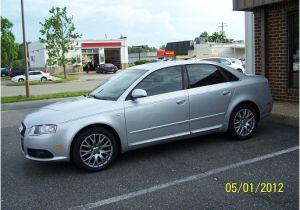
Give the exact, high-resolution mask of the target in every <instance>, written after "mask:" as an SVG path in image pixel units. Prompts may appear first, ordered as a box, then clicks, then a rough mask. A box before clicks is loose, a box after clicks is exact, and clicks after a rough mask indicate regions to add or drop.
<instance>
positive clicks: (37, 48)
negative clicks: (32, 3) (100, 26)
mask: <svg viewBox="0 0 300 210" xmlns="http://www.w3.org/2000/svg"><path fill="white" fill-rule="evenodd" d="M111 43H112V44H114V43H121V45H118V46H110V44H111ZM82 44H94V45H95V44H103V45H105V44H106V45H105V46H104V47H97V46H90V47H89V46H88V47H81V45H82ZM82 48H85V49H86V48H99V49H103V48H118V49H120V61H121V67H122V68H127V66H128V46H127V40H126V39H114V40H78V41H77V44H76V46H75V49H74V50H70V51H69V52H68V53H67V55H66V57H67V58H72V57H73V58H76V63H77V64H78V65H82V54H81V49H82ZM28 50H29V59H30V67H32V68H44V67H46V61H47V57H48V56H47V50H46V49H45V47H44V45H43V44H42V43H41V42H39V41H36V42H32V43H31V44H29V45H28ZM31 58H32V59H31Z"/></svg>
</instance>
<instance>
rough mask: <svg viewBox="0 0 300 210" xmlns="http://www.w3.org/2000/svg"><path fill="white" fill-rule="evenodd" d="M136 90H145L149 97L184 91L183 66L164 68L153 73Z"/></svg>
mask: <svg viewBox="0 0 300 210" xmlns="http://www.w3.org/2000/svg"><path fill="white" fill-rule="evenodd" d="M136 89H144V90H146V92H147V95H148V96H153V95H158V94H163V93H168V92H173V91H178V90H182V74H181V66H173V67H168V68H164V69H161V70H158V71H155V72H153V73H151V74H150V75H149V76H147V77H146V78H145V79H144V80H143V81H142V82H140V83H139V84H138V85H137V86H136Z"/></svg>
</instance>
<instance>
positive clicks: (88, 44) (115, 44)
mask: <svg viewBox="0 0 300 210" xmlns="http://www.w3.org/2000/svg"><path fill="white" fill-rule="evenodd" d="M81 47H121V42H85V43H81Z"/></svg>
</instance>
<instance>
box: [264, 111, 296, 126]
mask: <svg viewBox="0 0 300 210" xmlns="http://www.w3.org/2000/svg"><path fill="white" fill-rule="evenodd" d="M266 121H271V122H274V123H279V124H285V125H290V126H296V127H299V118H297V117H292V116H285V115H280V114H276V113H271V114H270V115H269V116H268V117H267V118H266Z"/></svg>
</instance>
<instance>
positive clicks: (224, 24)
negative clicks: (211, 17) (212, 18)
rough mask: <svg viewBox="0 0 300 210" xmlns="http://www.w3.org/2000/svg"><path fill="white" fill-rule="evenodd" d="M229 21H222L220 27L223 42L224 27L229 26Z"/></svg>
mask: <svg viewBox="0 0 300 210" xmlns="http://www.w3.org/2000/svg"><path fill="white" fill-rule="evenodd" d="M227 26H228V25H227V23H224V22H221V23H220V25H219V28H221V35H222V42H224V27H227Z"/></svg>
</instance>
